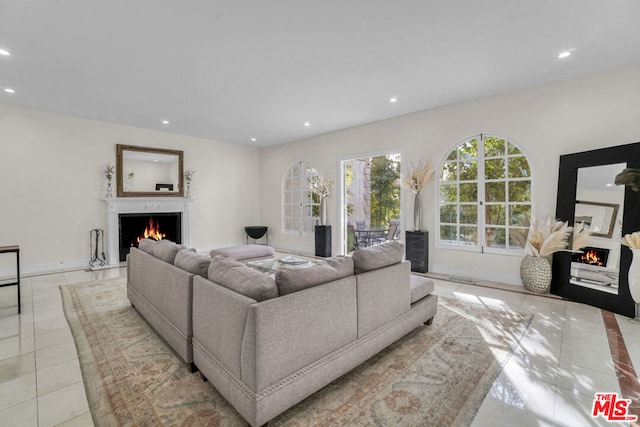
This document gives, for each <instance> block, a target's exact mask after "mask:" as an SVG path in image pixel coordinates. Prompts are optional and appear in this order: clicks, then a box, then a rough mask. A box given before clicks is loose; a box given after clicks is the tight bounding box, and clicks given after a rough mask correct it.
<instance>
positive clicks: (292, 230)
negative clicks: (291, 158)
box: [282, 161, 320, 236]
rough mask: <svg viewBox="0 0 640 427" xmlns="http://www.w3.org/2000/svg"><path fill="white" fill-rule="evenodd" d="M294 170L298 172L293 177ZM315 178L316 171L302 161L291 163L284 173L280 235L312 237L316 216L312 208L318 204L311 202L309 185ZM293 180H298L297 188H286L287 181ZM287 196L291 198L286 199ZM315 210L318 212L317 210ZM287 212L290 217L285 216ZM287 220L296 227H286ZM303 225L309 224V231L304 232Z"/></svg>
mask: <svg viewBox="0 0 640 427" xmlns="http://www.w3.org/2000/svg"><path fill="white" fill-rule="evenodd" d="M295 169H298V170H299V173H298V175H297V176H295V175H293V173H294V171H295ZM317 176H318V174H317V172H316V170H315V169H314V168H313V167H312V166H311V165H310V164H309V163H307V162H304V161H298V162H295V163H293V164H292V165H291V166H289V168H288V169H287V171H286V172H285V174H284V177H283V179H282V234H289V235H299V236H311V235H313V231H314V229H313V226H314V225H315V223H316V219H317V216H314V215H313V208H314V207H316V206H317V207H318V208H319V205H320V204H319V203H315V202H314V201H313V198H312V196H311V191H310V186H309V184H310V179H311V178H312V177H317ZM294 179H297V180H298V183H297V186H296V187H295V188H293V187H290V188H287V181H288V180H292V181H293V180H294ZM288 195H290V196H291V197H290V198H288ZM289 200H290V202H289V203H288V201H289ZM289 207H291V209H290V210H288V208H289ZM316 210H318V211H319V209H316ZM287 212H291V215H287ZM288 220H291V221H292V223H297V224H298V227H287V221H288ZM305 223H309V225H310V229H309V230H305Z"/></svg>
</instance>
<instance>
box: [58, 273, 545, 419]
mask: <svg viewBox="0 0 640 427" xmlns="http://www.w3.org/2000/svg"><path fill="white" fill-rule="evenodd" d="M61 291H62V296H63V301H64V309H65V313H66V316H67V319H68V321H69V325H70V326H71V330H72V333H73V336H74V339H75V342H76V347H77V349H78V354H79V356H80V366H81V368H82V375H83V378H84V382H85V387H86V390H87V397H88V400H89V406H90V408H91V412H92V414H93V419H94V423H95V425H96V426H174V425H182V426H246V425H247V424H246V422H245V421H244V420H243V419H242V417H241V416H240V415H239V414H238V413H237V412H236V411H235V410H234V409H233V408H232V407H231V406H230V405H229V404H228V403H227V402H226V401H225V399H224V398H223V397H222V396H221V395H220V394H219V393H218V392H217V391H216V390H215V389H214V388H213V387H212V386H211V384H210V383H208V382H203V381H202V380H201V379H200V377H199V375H198V374H197V373H196V374H192V373H190V372H189V370H188V369H187V366H186V365H185V364H184V363H183V362H181V360H180V359H179V358H178V356H176V355H175V354H174V353H173V352H172V351H171V350H170V349H169V347H168V345H167V344H166V343H165V342H164V341H163V340H162V339H161V338H160V337H159V336H158V335H156V333H155V332H154V331H153V329H152V328H151V327H150V326H149V325H148V324H147V323H146V322H145V321H144V319H142V317H141V316H140V315H139V314H138V313H137V311H136V310H135V309H134V308H132V307H131V305H130V304H129V300H128V299H127V298H126V285H125V279H124V278H119V279H111V280H102V281H94V282H88V283H82V284H76V285H68V286H62V287H61ZM532 317H533V316H531V315H524V314H520V313H516V312H513V311H510V310H500V309H491V308H487V307H484V306H481V305H475V304H468V303H462V302H459V301H453V300H448V299H442V298H441V299H440V302H439V307H438V314H437V315H436V317H435V319H434V322H433V324H432V325H431V326H427V327H421V328H418V329H416V330H415V331H413V332H412V333H410V334H409V335H407V336H405V337H404V338H402V339H400V340H399V341H397V342H396V343H394V344H393V345H391V346H390V347H388V348H387V349H386V350H384V351H382V352H381V353H379V354H377V355H376V356H374V357H373V358H371V359H370V360H368V361H367V362H365V363H364V364H362V365H361V366H360V367H358V368H356V369H354V370H353V371H351V372H350V373H348V374H346V375H345V376H343V377H342V378H340V379H338V380H336V381H334V382H333V383H331V384H330V385H328V386H327V387H325V388H324V389H322V390H320V391H319V392H317V393H315V394H314V395H312V396H310V397H309V398H307V399H306V400H304V401H302V402H300V403H299V404H298V405H296V406H294V407H293V408H291V409H289V410H288V411H286V412H285V413H284V414H282V415H280V416H279V417H278V418H276V419H274V420H272V421H271V422H270V423H269V425H270V426H301V425H304V426H319V425H322V426H326V425H349V426H353V425H356V426H397V425H404V426H455V425H469V424H470V423H471V421H472V420H473V418H474V416H475V414H476V412H477V410H478V408H479V406H480V405H481V404H482V401H483V400H484V398H485V396H486V394H487V393H488V391H489V389H490V388H491V385H492V384H493V382H494V380H495V378H496V377H497V376H498V374H499V373H500V371H501V369H502V367H503V366H504V364H505V363H506V362H507V360H508V358H509V357H510V356H511V354H513V351H514V349H515V347H516V346H517V345H518V343H519V341H520V339H521V338H522V336H523V335H524V333H525V332H526V330H527V328H528V327H529V324H530V322H531V319H532Z"/></svg>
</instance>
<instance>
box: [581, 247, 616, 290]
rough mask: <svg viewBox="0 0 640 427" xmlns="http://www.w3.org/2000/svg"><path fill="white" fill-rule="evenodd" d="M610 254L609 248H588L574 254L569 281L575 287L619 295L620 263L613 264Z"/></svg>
mask: <svg viewBox="0 0 640 427" xmlns="http://www.w3.org/2000/svg"><path fill="white" fill-rule="evenodd" d="M610 252H611V250H610V249H607V248H596V247H592V246H587V247H585V248H583V249H582V252H578V253H575V254H573V256H572V257H571V279H570V280H569V281H570V282H571V283H573V284H574V285H580V286H585V287H588V288H592V289H596V290H599V291H603V292H609V293H612V294H617V293H618V279H619V274H618V263H617V262H613V257H611V258H610V257H609V253H610ZM610 259H611V261H612V262H610V261H609V260H610Z"/></svg>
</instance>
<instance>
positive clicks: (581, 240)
mask: <svg viewBox="0 0 640 427" xmlns="http://www.w3.org/2000/svg"><path fill="white" fill-rule="evenodd" d="M590 240H591V231H589V230H587V229H586V228H585V226H584V222H581V223H580V224H578V225H576V226H575V227H574V228H573V241H572V243H571V249H572V251H573V252H578V251H580V249H582V248H584V247H585V246H588V245H589V241H590Z"/></svg>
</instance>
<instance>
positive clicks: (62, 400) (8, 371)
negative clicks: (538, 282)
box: [0, 268, 640, 427]
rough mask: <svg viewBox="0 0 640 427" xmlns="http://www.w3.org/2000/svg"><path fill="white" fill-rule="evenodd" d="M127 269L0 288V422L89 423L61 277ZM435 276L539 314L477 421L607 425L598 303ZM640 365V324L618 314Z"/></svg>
mask: <svg viewBox="0 0 640 427" xmlns="http://www.w3.org/2000/svg"><path fill="white" fill-rule="evenodd" d="M125 274H126V273H125V269H123V268H119V269H110V270H101V271H94V272H87V271H73V272H65V273H59V274H50V275H42V276H34V277H28V278H24V279H23V281H22V298H23V301H22V314H21V315H18V314H17V310H16V290H15V286H11V287H6V288H0V425H3V426H4V425H7V426H65V427H70V426H82V427H85V426H92V425H93V423H92V420H91V415H90V413H89V407H88V404H87V399H86V395H85V392H84V386H83V382H82V375H81V373H80V366H79V363H78V355H77V353H76V350H75V345H74V343H73V338H72V336H71V333H70V331H69V327H68V324H67V321H66V319H65V317H64V312H63V309H62V300H61V297H60V291H59V289H58V287H59V286H60V285H64V284H71V283H80V282H85V281H90V280H97V279H104V278H112V277H118V276H124V275H125ZM435 280H436V293H437V294H438V295H440V296H443V297H447V298H456V299H459V300H462V301H467V302H470V303H473V304H481V305H485V306H489V307H506V308H510V309H513V310H517V311H521V312H529V313H533V314H535V317H534V320H533V322H532V325H531V327H530V329H529V330H528V332H527V334H526V335H525V337H524V339H523V340H522V343H521V345H520V347H519V348H518V349H517V351H516V353H515V354H514V356H513V357H512V358H511V359H510V360H509V362H508V363H507V365H506V366H505V369H504V370H503V372H502V373H501V374H500V376H499V377H498V379H497V380H496V382H495V384H494V386H493V388H492V389H491V391H490V392H489V395H488V396H487V398H486V399H485V401H484V403H483V404H482V406H481V407H480V410H479V412H478V415H477V416H476V418H475V420H474V422H473V426H478V427H482V426H492V427H495V426H513V425H516V424H517V425H518V426H519V427H526V426H572V427H573V426H605V425H606V426H611V425H616V426H620V425H623V424H622V423H613V424H612V423H609V422H607V421H605V420H604V419H603V418H598V419H594V418H592V417H591V416H590V414H591V408H592V405H593V400H594V394H595V393H596V392H618V393H619V392H620V388H619V385H618V381H617V378H616V374H615V371H614V367H613V362H612V359H611V353H610V351H609V344H608V341H607V337H606V331H605V327H604V322H603V319H602V314H601V311H600V310H599V309H597V308H594V307H590V306H587V305H583V304H578V303H574V302H568V301H562V300H559V299H554V298H549V297H542V296H537V295H531V294H526V293H519V292H513V291H507V290H501V289H492V288H486V287H480V286H475V285H467V284H459V283H454V282H447V281H443V280H438V279H435ZM616 317H617V320H618V323H619V325H620V329H621V331H622V334H623V336H624V338H625V342H626V345H627V348H628V350H629V353H630V355H631V359H632V361H633V362H634V363H635V366H640V340H638V339H637V337H638V335H639V334H640V325H636V324H633V323H630V322H628V321H627V318H625V317H623V316H616Z"/></svg>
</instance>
